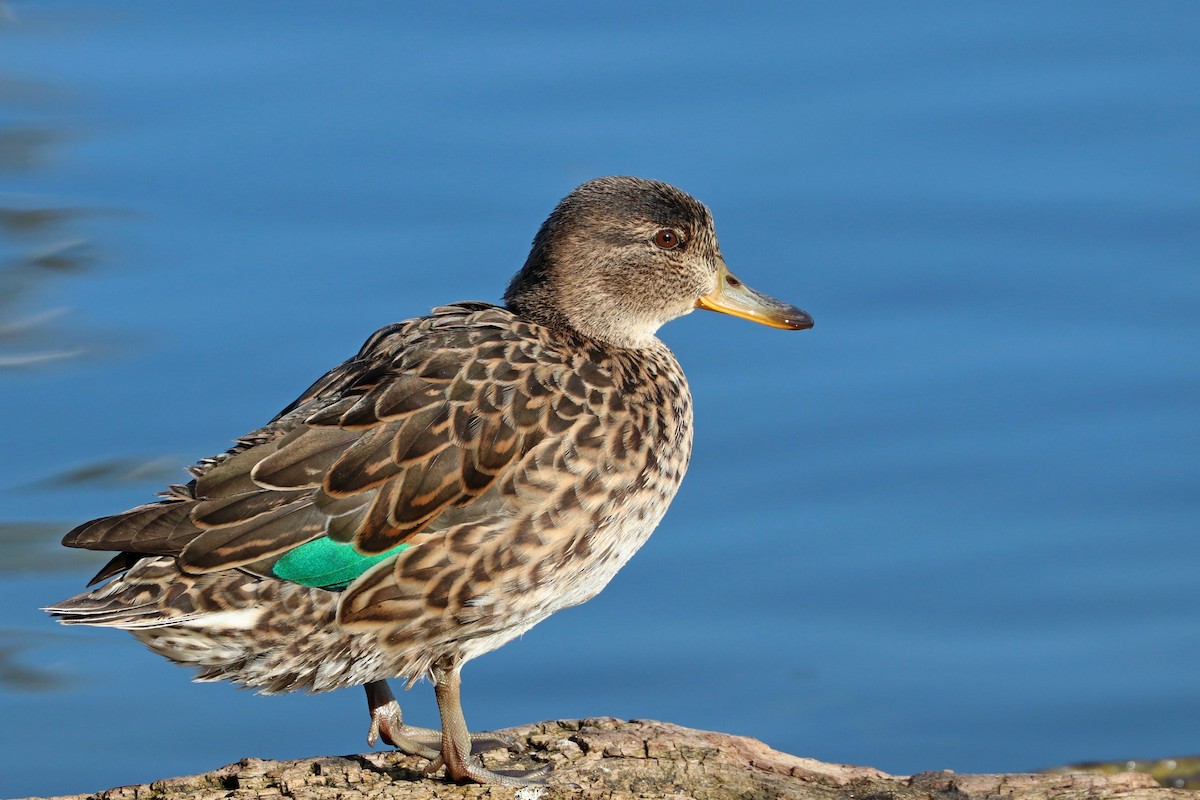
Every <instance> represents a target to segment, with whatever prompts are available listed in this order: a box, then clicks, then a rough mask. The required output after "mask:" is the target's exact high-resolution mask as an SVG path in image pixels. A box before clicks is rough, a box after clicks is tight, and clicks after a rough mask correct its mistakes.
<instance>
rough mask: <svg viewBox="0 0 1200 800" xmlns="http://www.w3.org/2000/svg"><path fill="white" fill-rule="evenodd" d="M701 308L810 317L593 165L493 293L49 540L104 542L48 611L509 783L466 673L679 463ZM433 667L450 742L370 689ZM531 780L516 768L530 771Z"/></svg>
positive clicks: (377, 339)
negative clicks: (91, 564)
mask: <svg viewBox="0 0 1200 800" xmlns="http://www.w3.org/2000/svg"><path fill="white" fill-rule="evenodd" d="M693 308H707V309H711V310H714V311H721V312H725V313H728V314H733V315H736V316H739V317H744V318H746V319H750V320H753V321H755V322H761V323H764V324H766V325H771V326H774V327H777V328H788V329H801V328H808V327H811V326H812V319H811V318H810V317H809V316H808V315H807V314H806V313H805V312H803V311H801V310H800V309H797V308H794V307H792V306H789V305H786V304H784V303H781V302H779V301H777V300H774V299H771V298H769V297H766V296H764V295H761V294H759V293H757V292H755V291H753V290H751V289H750V288H749V287H747V286H746V285H745V284H743V283H742V282H741V281H739V280H738V279H737V278H736V277H734V276H733V274H732V273H731V272H730V271H729V269H728V268H727V267H726V266H725V261H724V259H723V258H722V256H721V251H720V248H719V247H718V246H717V238H716V233H715V231H714V229H713V222H712V216H711V214H710V213H709V211H708V209H707V208H706V207H705V206H704V205H702V204H701V203H699V202H698V201H696V200H694V199H693V198H692V197H690V196H688V195H687V194H685V193H683V192H681V191H679V190H678V189H676V188H674V187H673V186H669V185H667V184H664V183H659V182H657V181H648V180H641V179H638V178H623V177H618V178H600V179H597V180H593V181H590V182H588V183H585V184H584V185H582V186H580V187H579V188H578V189H576V190H575V191H573V192H572V193H571V194H570V195H568V196H567V197H566V198H565V199H564V200H563V201H562V202H561V203H559V205H558V207H557V208H556V209H555V210H554V212H553V213H552V214H551V215H550V218H549V219H547V220H546V222H545V224H543V225H542V227H541V229H540V230H539V231H538V234H537V236H536V238H535V239H534V241H533V248H532V250H531V252H530V254H529V258H528V260H527V261H526V262H525V266H524V267H522V269H521V271H520V272H518V273H517V275H516V277H515V278H513V280H512V283H510V284H509V287H508V291H507V292H506V293H505V295H504V305H503V306H495V305H490V304H487V303H459V304H456V305H449V306H443V307H441V308H436V309H434V310H433V312H432V313H431V314H430V315H429V316H426V317H419V318H416V319H411V320H408V321H406V322H400V323H397V324H395V325H390V326H388V327H386V328H384V329H382V330H380V331H378V332H377V333H375V334H374V335H373V336H371V338H370V339H368V340H367V342H366V344H364V345H363V347H362V350H360V351H359V353H358V355H356V356H354V357H353V358H351V359H350V360H349V361H346V362H345V363H343V364H341V365H339V366H337V367H335V368H334V369H333V370H332V371H330V372H329V373H328V374H326V375H325V376H324V377H323V378H321V379H320V380H318V381H317V382H316V383H315V384H313V385H312V387H310V388H309V389H308V391H306V392H304V394H302V395H301V396H300V397H299V398H298V399H297V400H296V401H295V402H293V403H292V404H291V405H289V406H288V407H287V408H285V409H284V410H283V411H282V412H280V414H279V415H278V416H277V417H275V419H273V420H271V421H270V422H269V423H267V424H266V425H265V426H263V427H262V428H259V429H258V430H256V431H254V432H252V433H250V434H247V435H246V436H244V437H242V438H241V439H239V440H238V441H237V443H236V444H235V445H234V447H233V448H232V449H230V450H229V451H228V452H226V453H223V454H221V455H219V456H215V457H213V458H208V459H204V460H203V461H201V462H200V463H199V464H198V465H197V466H195V467H194V468H192V470H191V471H192V474H193V475H194V479H193V480H192V481H191V482H190V483H188V484H187V485H185V486H172V487H171V488H170V489H169V490H168V491H167V492H165V493H164V494H163V496H162V499H161V500H158V501H157V502H154V503H150V504H147V505H143V506H139V507H137V508H133V509H130V510H129V511H126V512H124V513H122V514H117V515H115V516H111V517H103V518H101V519H97V520H93V521H91V522H87V523H85V524H83V525H80V526H79V527H78V528H76V529H75V530H73V531H71V532H70V533H69V534H67V536H66V538H65V539H64V540H63V544H65V545H67V546H69V547H85V548H89V549H93V550H107V551H115V552H116V553H117V555H116V556H115V557H114V558H113V559H112V560H111V561H110V562H109V563H108V565H107V566H105V567H104V568H103V569H102V570H100V573H99V574H98V575H97V576H96V577H95V578H94V579H93V580H92V583H91V584H89V585H94V584H96V583H99V582H101V581H105V580H107V581H108V582H107V583H105V584H103V585H101V586H99V587H97V588H95V589H93V590H91V591H88V592H85V593H83V594H80V595H76V596H75V597H72V598H70V599H68V600H64V601H63V602H61V603H59V604H57V605H55V606H52V607H50V608H48V609H47V611H49V612H51V613H52V614H54V615H56V616H58V617H59V618H61V620H62V621H63V622H65V623H69V624H75V623H78V624H85V625H106V626H110V627H115V628H123V629H125V630H128V631H131V632H132V633H133V635H134V636H136V637H137V638H138V639H140V640H141V641H142V643H143V644H145V645H146V646H147V647H149V648H150V649H151V650H154V651H155V652H157V653H159V654H161V655H163V656H166V657H167V658H169V659H171V660H172V661H175V662H177V663H179V664H184V665H188V666H192V667H196V668H197V669H198V670H199V674H198V676H197V679H198V680H202V681H213V680H227V681H233V682H234V683H238V684H241V685H244V686H249V687H253V688H255V689H258V690H260V691H263V692H267V693H272V692H287V691H293V690H296V689H305V690H308V691H315V692H319V691H325V690H329V689H337V688H340V687H343V686H355V685H365V688H366V691H367V699H368V703H369V706H370V709H371V730H370V734H369V738H370V739H371V741H372V743H374V741H375V740H376V738H377V737H382V738H383V739H384V740H385V741H387V742H389V743H390V744H393V745H394V746H396V747H398V748H400V749H401V750H403V751H405V752H407V753H410V754H413V755H419V756H422V757H424V758H427V759H429V760H430V762H431V764H430V766H429V771H431V772H432V771H433V770H436V769H439V768H441V767H443V766H444V767H445V770H446V774H447V775H448V776H449V778H451V779H452V780H455V781H468V780H473V781H478V782H483V783H488V782H495V783H504V784H517V783H521V782H524V778H523V777H520V776H518V775H517V774H512V773H499V772H493V771H489V770H486V769H484V768H483V766H482V765H481V764H480V763H479V761H478V760H477V759H476V758H475V757H474V756H473V754H472V746H473V745H474V748H475V750H476V752H478V751H481V750H485V749H488V748H491V747H496V746H503V744H504V740H503V737H498V736H489V735H486V734H484V735H472V734H470V733H469V732H468V729H467V725H466V722H465V720H464V719H463V713H462V708H461V705H460V702H459V685H460V678H459V673H460V671H461V670H462V667H463V665H464V664H465V663H466V662H467V661H469V660H470V659H472V658H475V657H476V656H479V655H482V654H483V653H486V652H488V651H490V650H494V649H496V648H497V647H500V646H501V645H503V644H505V643H506V642H508V641H509V640H511V639H513V638H515V637H517V636H520V635H521V634H522V633H524V632H525V631H527V630H529V628H531V627H533V626H534V625H536V624H537V623H538V622H540V621H542V620H543V619H545V618H546V617H548V616H549V615H551V614H553V613H554V612H555V611H558V610H559V609H563V608H567V607H569V606H573V605H577V604H579V603H582V602H584V601H585V600H588V599H590V598H591V597H593V596H594V595H595V594H596V593H597V592H599V591H600V590H601V589H602V588H603V587H604V586H605V584H607V583H608V582H609V580H611V579H612V577H613V575H615V574H616V572H617V570H619V569H620V568H621V567H622V565H624V564H625V562H626V561H628V560H629V558H630V557H631V556H632V555H633V554H634V553H635V552H636V551H637V549H638V548H639V547H641V546H642V544H643V543H644V542H645V541H646V539H647V537H648V536H649V535H650V532H651V531H653V530H654V527H655V526H656V525H658V522H659V520H661V519H662V516H663V514H664V513H665V512H666V510H667V505H668V504H669V503H670V502H671V498H673V497H674V496H675V492H676V490H677V489H678V488H679V483H680V481H681V480H682V479H683V474H684V471H685V470H686V469H687V465H688V460H689V457H690V455H691V448H692V402H691V395H690V393H689V391H688V386H687V382H686V381H685V379H684V376H683V372H682V370H681V369H680V367H679V363H678V362H677V361H676V360H675V357H674V356H673V355H672V354H671V352H670V350H668V349H667V347H666V346H665V345H664V344H663V343H662V342H660V341H659V340H658V339H657V338H656V337H655V332H656V331H657V330H658V328H659V326H661V325H662V324H663V323H665V322H668V321H670V320H672V319H674V318H676V317H679V316H683V315H684V314H687V313H689V312H690V311H691V310H692V309H693ZM425 676H428V677H429V678H430V680H431V681H432V682H433V684H434V687H435V692H436V695H437V701H438V708H439V710H440V714H441V722H442V727H441V730H440V731H433V730H427V729H421V728H414V727H411V726H408V725H405V724H404V722H403V720H402V718H401V714H400V707H399V705H398V704H397V703H396V701H395V699H394V697H393V696H392V694H391V691H390V690H389V688H388V685H387V683H386V679H387V678H393V677H395V678H403V679H405V680H407V681H408V682H409V683H410V685H411V683H412V682H413V681H415V680H417V679H419V678H421V677H425ZM525 777H528V775H526V776H525Z"/></svg>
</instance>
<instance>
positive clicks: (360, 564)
mask: <svg viewBox="0 0 1200 800" xmlns="http://www.w3.org/2000/svg"><path fill="white" fill-rule="evenodd" d="M408 547H409V545H407V544H398V545H396V546H395V547H393V548H392V549H390V550H385V551H384V552H382V553H378V554H376V555H371V556H368V555H363V554H362V553H360V552H358V551H357V550H355V549H354V546H353V545H352V544H350V543H348V542H335V541H334V540H333V539H330V538H329V537H328V536H322V537H321V538H320V539H314V540H313V541H311V542H307V543H305V544H302V545H300V546H299V547H297V548H296V549H295V550H289V551H288V552H286V553H284V554H283V556H281V557H280V559H279V560H278V561H276V562H275V566H274V567H272V569H271V571H272V572H274V573H275V577H277V578H280V579H282V580H285V581H291V582H292V583H298V584H300V585H301V586H312V587H314V588H317V589H328V590H330V591H334V592H340V591H342V590H343V589H345V588H346V587H347V586H349V585H350V583H351V582H352V581H353V580H354V579H355V578H357V577H358V576H359V575H362V574H363V573H364V572H366V571H367V570H369V569H370V568H371V567H373V566H375V565H376V564H378V563H379V562H380V561H383V560H384V559H387V558H391V557H392V556H394V555H396V553H399V552H400V551H401V550H405V549H407V548H408Z"/></svg>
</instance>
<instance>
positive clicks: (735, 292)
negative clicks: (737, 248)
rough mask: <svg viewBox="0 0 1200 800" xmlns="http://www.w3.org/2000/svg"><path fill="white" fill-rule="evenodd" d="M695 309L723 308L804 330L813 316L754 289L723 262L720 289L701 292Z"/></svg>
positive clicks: (726, 311) (765, 322) (777, 325)
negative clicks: (706, 292)
mask: <svg viewBox="0 0 1200 800" xmlns="http://www.w3.org/2000/svg"><path fill="white" fill-rule="evenodd" d="M696 308H706V309H708V310H709V311H720V312H721V313H722V314H732V315H733V316H735V317H741V318H742V319H748V320H750V321H751V322H757V323H759V324H760V325H770V326H771V327H772V328H783V329H784V330H789V331H801V330H804V329H805V328H811V327H812V326H813V318H812V317H811V316H809V314H808V312H807V311H804V310H802V309H799V308H796V307H795V306H791V305H788V304H787V303H785V302H783V301H782V300H776V299H775V298H774V297H768V296H767V295H765V294H762V293H761V292H756V291H754V290H753V289H751V288H750V287H749V286H747V285H746V284H744V283H742V282H741V281H740V280H739V279H738V278H737V276H735V275H734V274H733V273H732V272H730V271H729V267H727V266H725V263H724V262H722V263H721V264H720V266H719V268H718V272H717V288H716V289H714V290H713V291H711V292H709V293H708V294H703V295H700V299H698V300H697V301H696Z"/></svg>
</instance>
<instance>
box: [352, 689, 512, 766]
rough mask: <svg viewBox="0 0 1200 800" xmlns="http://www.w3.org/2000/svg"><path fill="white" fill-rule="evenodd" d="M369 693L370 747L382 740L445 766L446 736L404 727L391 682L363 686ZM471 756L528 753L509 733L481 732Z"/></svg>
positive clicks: (472, 736) (474, 739)
mask: <svg viewBox="0 0 1200 800" xmlns="http://www.w3.org/2000/svg"><path fill="white" fill-rule="evenodd" d="M363 689H364V690H365V691H366V693H367V706H368V708H370V710H371V727H370V728H369V729H368V730H367V744H369V745H370V746H371V747H374V746H375V744H376V743H377V742H379V741H380V740H382V741H383V742H384V743H385V744H389V745H391V746H392V747H394V748H396V749H397V750H399V751H400V752H401V753H404V754H405V755H410V756H417V757H418V758H424V759H426V760H427V761H433V762H437V764H438V767H440V766H441V762H442V757H441V753H440V752H439V747H440V746H441V743H442V732H441V731H440V730H437V729H436V728H419V727H417V726H415V725H406V724H404V716H403V714H402V713H401V711H400V703H398V702H397V701H396V696H395V695H394V694H392V689H391V687H390V686H388V683H387V681H373V682H371V683H368V684H366V685H365V686H363ZM470 742H471V754H472V755H478V754H480V753H486V752H489V751H491V750H511V751H513V752H516V753H520V752H524V750H525V746H524V745H523V744H521V743H520V742H518V741H517V740H516V739H514V738H513V737H512V736H509V735H508V734H505V733H492V732H490V731H489V732H481V733H472V734H470Z"/></svg>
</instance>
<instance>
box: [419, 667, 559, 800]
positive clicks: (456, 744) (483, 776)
mask: <svg viewBox="0 0 1200 800" xmlns="http://www.w3.org/2000/svg"><path fill="white" fill-rule="evenodd" d="M447 662H449V663H447ZM461 669H462V664H460V663H458V662H456V661H454V662H451V661H450V659H443V661H442V662H441V663H439V664H438V665H437V666H436V667H434V668H433V678H434V681H435V683H434V687H433V691H434V695H435V696H436V697H437V704H438V711H439V712H440V714H441V717H442V754H441V756H440V757H439V758H438V759H437V760H435V761H433V762H432V763H431V764H430V765H429V766H428V767H426V768H425V771H426V773H431V772H435V771H436V770H438V769H439V768H440V767H442V766H445V768H446V776H447V777H448V778H450V780H452V781H457V782H459V783H463V782H466V781H475V782H476V783H493V784H499V785H501V786H528V785H529V784H531V783H540V780H539V779H540V778H543V777H545V776H546V774H548V773H549V771H550V770H549V768H548V767H547V768H543V769H535V770H528V771H526V770H505V771H503V772H493V771H492V770H489V769H484V767H483V764H481V763H480V762H479V760H478V759H477V758H474V752H483V750H480V749H479V748H478V747H475V748H473V747H472V742H476V741H479V740H480V739H481V738H482V739H489V738H495V739H499V738H500V734H494V733H485V734H480V735H479V736H475V735H472V734H471V732H470V731H469V730H468V729H467V720H466V718H464V717H463V712H462V701H461V696H460V692H461V688H462V678H461V676H460V674H459V673H460V670H461ZM484 749H485V750H487V749H493V748H484ZM473 750H474V752H473Z"/></svg>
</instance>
